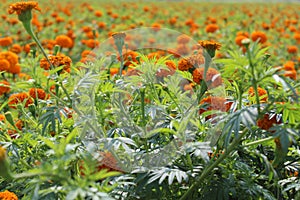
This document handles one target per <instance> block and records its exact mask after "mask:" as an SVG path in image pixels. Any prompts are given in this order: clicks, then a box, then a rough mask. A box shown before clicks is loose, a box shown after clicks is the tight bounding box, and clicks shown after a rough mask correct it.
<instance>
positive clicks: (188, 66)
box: [178, 58, 194, 71]
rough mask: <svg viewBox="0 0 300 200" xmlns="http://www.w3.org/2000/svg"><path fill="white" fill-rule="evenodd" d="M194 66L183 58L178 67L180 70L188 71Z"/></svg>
mask: <svg viewBox="0 0 300 200" xmlns="http://www.w3.org/2000/svg"><path fill="white" fill-rule="evenodd" d="M193 67H194V66H193V65H192V64H191V63H190V62H189V61H188V60H187V59H185V58H182V59H180V60H179V62H178V69H179V70H180V71H188V70H189V69H191V68H193Z"/></svg>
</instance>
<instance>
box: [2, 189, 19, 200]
mask: <svg viewBox="0 0 300 200" xmlns="http://www.w3.org/2000/svg"><path fill="white" fill-rule="evenodd" d="M0 199H1V200H18V197H17V195H16V194H15V193H13V192H9V191H8V190H5V191H4V192H0Z"/></svg>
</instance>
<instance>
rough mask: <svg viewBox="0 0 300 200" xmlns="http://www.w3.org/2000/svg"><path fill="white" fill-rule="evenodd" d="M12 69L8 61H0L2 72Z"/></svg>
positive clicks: (0, 70)
mask: <svg viewBox="0 0 300 200" xmlns="http://www.w3.org/2000/svg"><path fill="white" fill-rule="evenodd" d="M9 67H10V63H9V62H8V61H7V60H6V59H0V72H2V71H7V70H8V69H9Z"/></svg>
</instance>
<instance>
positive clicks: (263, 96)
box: [248, 87, 268, 102]
mask: <svg viewBox="0 0 300 200" xmlns="http://www.w3.org/2000/svg"><path fill="white" fill-rule="evenodd" d="M257 92H258V96H259V97H260V101H261V102H266V101H268V96H267V91H266V90H265V89H263V88H261V87H258V88H257ZM248 94H249V96H250V97H254V96H255V91H254V88H253V87H250V88H249V90H248Z"/></svg>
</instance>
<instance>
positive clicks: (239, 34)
mask: <svg viewBox="0 0 300 200" xmlns="http://www.w3.org/2000/svg"><path fill="white" fill-rule="evenodd" d="M241 35H242V36H245V37H247V38H249V33H248V32H244V31H239V32H237V33H236V36H241Z"/></svg>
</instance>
